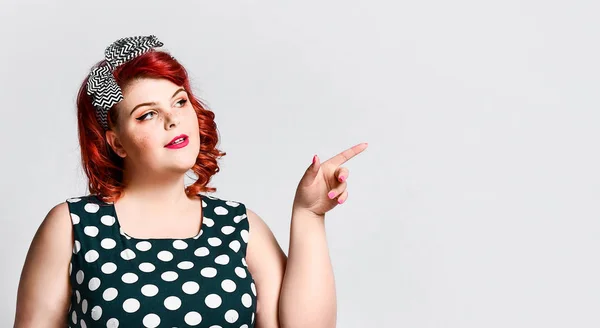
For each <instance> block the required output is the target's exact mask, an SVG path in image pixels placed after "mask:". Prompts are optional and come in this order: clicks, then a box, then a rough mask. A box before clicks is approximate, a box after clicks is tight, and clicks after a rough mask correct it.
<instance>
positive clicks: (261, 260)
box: [246, 208, 336, 328]
mask: <svg viewBox="0 0 600 328" xmlns="http://www.w3.org/2000/svg"><path fill="white" fill-rule="evenodd" d="M246 212H247V217H248V223H249V224H250V229H249V231H250V234H249V239H248V248H247V252H246V262H247V264H248V270H249V271H250V273H251V274H252V278H253V279H254V281H255V282H256V290H257V309H256V318H255V319H256V323H255V327H256V328H279V327H281V328H288V327H311V328H312V327H314V328H319V327H328V328H329V327H335V320H336V299H335V283H334V278H333V269H332V266H331V262H330V259H329V251H328V249H327V241H326V239H325V225H324V221H323V220H324V218H323V217H318V216H315V215H312V214H311V213H308V212H304V211H302V210H294V211H293V212H294V213H293V214H292V223H291V232H290V248H289V252H288V253H289V255H290V256H289V259H288V258H287V257H286V256H285V254H284V253H283V251H282V249H281V247H280V246H279V244H278V243H277V240H276V239H275V237H274V236H273V233H272V232H271V230H270V229H269V227H268V226H267V225H266V223H265V222H264V221H263V220H262V218H261V217H260V216H258V215H257V214H256V213H255V212H254V211H252V210H250V209H248V208H246Z"/></svg>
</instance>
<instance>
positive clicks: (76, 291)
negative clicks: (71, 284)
mask: <svg viewBox="0 0 600 328" xmlns="http://www.w3.org/2000/svg"><path fill="white" fill-rule="evenodd" d="M75 296H77V304H79V302H81V294H80V293H79V291H78V290H75Z"/></svg>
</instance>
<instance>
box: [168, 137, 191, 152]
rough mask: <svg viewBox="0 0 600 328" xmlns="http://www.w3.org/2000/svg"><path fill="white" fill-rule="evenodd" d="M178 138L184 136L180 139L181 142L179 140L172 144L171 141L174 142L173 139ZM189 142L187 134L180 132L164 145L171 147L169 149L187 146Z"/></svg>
mask: <svg viewBox="0 0 600 328" xmlns="http://www.w3.org/2000/svg"><path fill="white" fill-rule="evenodd" d="M179 138H184V139H183V141H182V142H180V143H177V144H173V142H174V141H175V140H177V139H179ZM189 143H190V141H189V138H188V136H187V135H185V134H182V135H179V136H177V137H175V138H173V140H171V142H170V143H168V144H167V145H166V146H165V147H166V148H171V149H178V148H183V147H185V146H187V145H188V144H189Z"/></svg>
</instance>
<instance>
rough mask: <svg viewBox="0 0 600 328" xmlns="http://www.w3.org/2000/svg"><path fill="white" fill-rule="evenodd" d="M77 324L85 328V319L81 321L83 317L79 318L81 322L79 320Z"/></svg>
mask: <svg viewBox="0 0 600 328" xmlns="http://www.w3.org/2000/svg"><path fill="white" fill-rule="evenodd" d="M79 325H80V326H81V328H87V324H86V323H85V321H83V319H81V322H79Z"/></svg>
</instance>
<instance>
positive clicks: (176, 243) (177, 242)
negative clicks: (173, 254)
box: [173, 240, 188, 249]
mask: <svg viewBox="0 0 600 328" xmlns="http://www.w3.org/2000/svg"><path fill="white" fill-rule="evenodd" d="M187 247H188V244H187V243H186V242H185V241H183V240H175V241H174V242H173V248H175V249H186V248H187Z"/></svg>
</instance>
